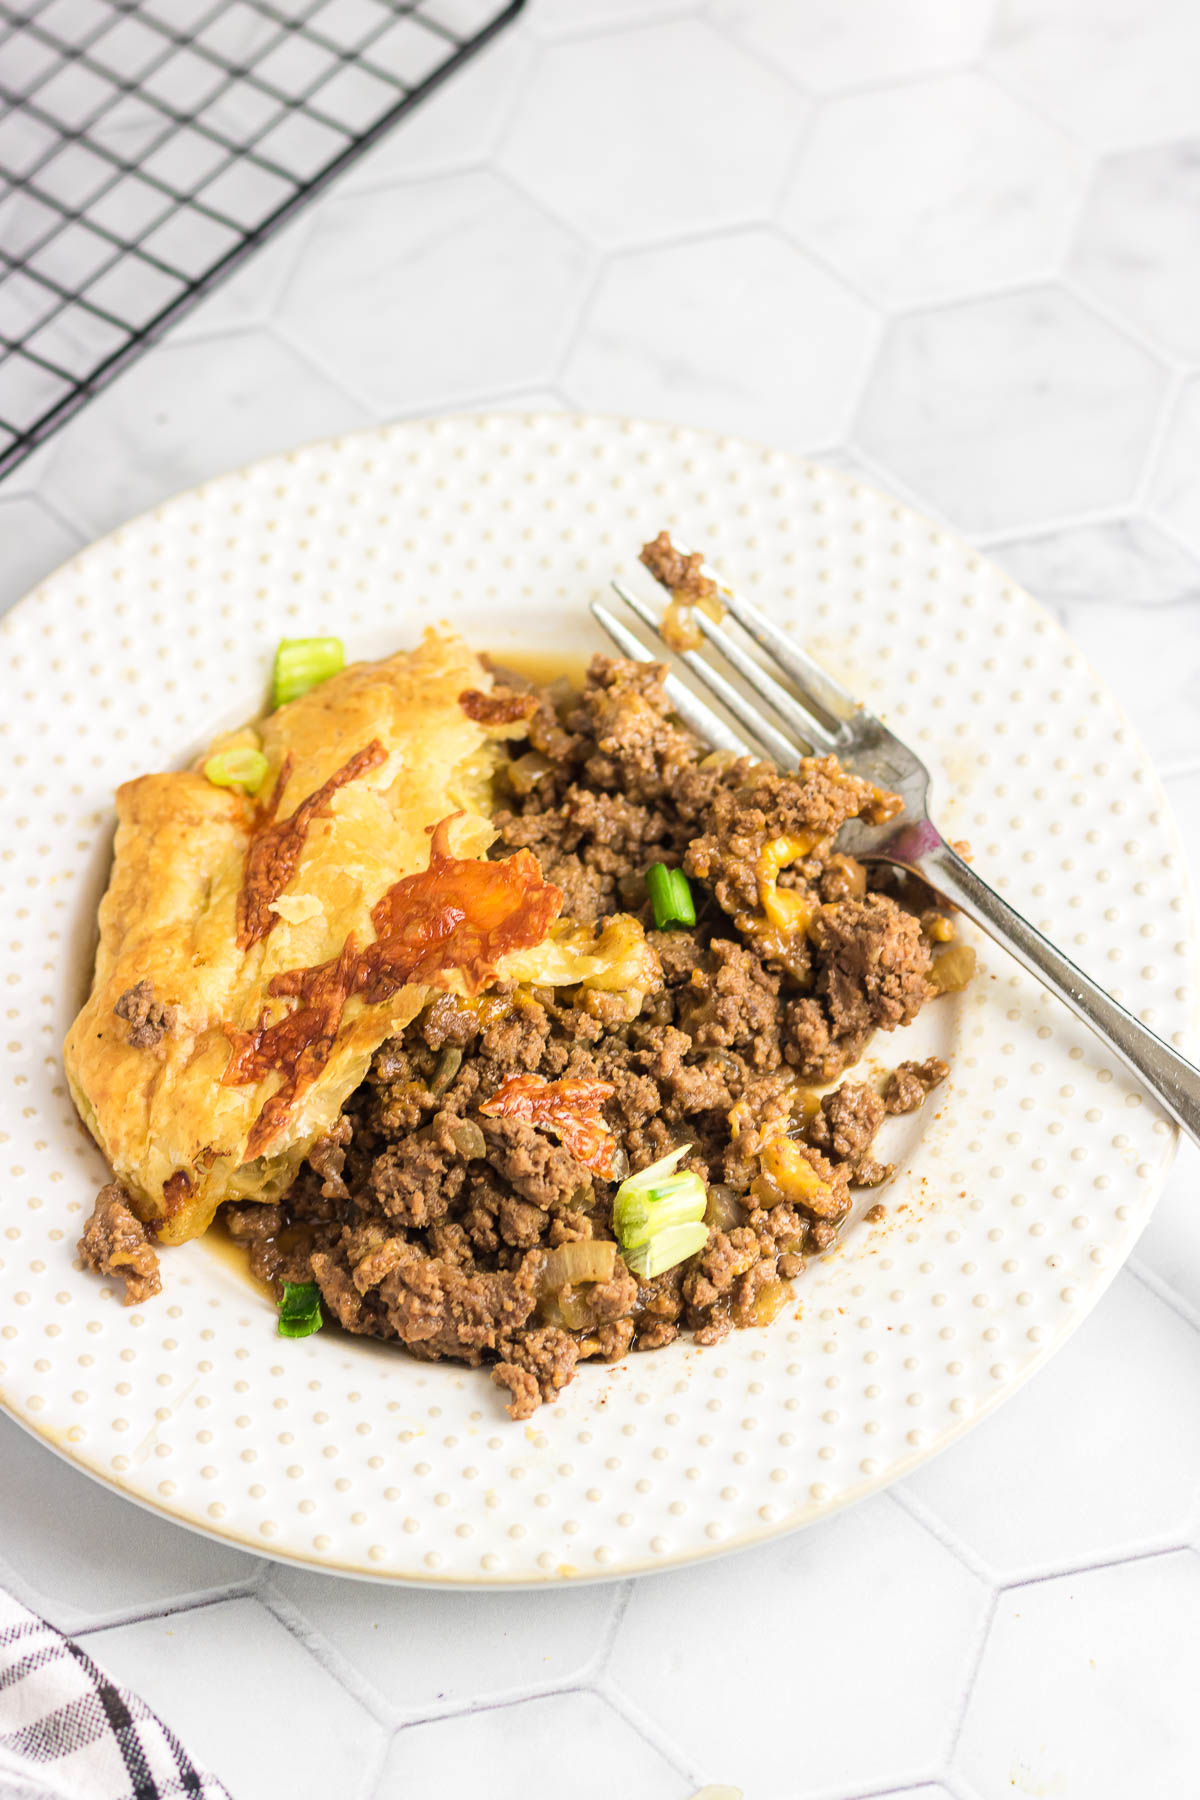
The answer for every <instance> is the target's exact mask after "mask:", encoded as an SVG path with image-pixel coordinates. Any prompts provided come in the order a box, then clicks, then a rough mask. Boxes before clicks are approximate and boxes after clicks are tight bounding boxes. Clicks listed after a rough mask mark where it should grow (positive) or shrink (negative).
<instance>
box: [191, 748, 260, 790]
mask: <svg viewBox="0 0 1200 1800" xmlns="http://www.w3.org/2000/svg"><path fill="white" fill-rule="evenodd" d="M204 777H205V780H206V781H211V782H212V784H213V786H214V787H240V788H245V790H246V792H247V793H248V794H257V792H258V790H259V788H260V787H261V786H262V784H263V782H264V781H265V780H266V779H267V759H266V757H265V756H264V755H263V753H262V751H261V750H251V749H250V748H249V747H248V746H244V747H243V748H242V749H240V750H218V751H217V754H216V755H215V756H210V757H209V759H208V761H207V762H206V763H205V765H204Z"/></svg>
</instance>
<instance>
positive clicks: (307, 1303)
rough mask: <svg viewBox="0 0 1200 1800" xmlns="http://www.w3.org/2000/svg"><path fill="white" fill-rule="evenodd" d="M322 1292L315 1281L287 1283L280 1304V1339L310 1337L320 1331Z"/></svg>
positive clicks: (284, 1285)
mask: <svg viewBox="0 0 1200 1800" xmlns="http://www.w3.org/2000/svg"><path fill="white" fill-rule="evenodd" d="M322 1323H323V1320H322V1318H321V1290H320V1288H319V1287H318V1286H317V1284H316V1282H315V1281H285V1282H284V1284H283V1299H282V1300H281V1301H280V1302H279V1326H278V1332H279V1336H280V1337H288V1338H301V1337H309V1336H310V1335H311V1334H312V1333H313V1332H314V1331H320V1329H321V1326H322Z"/></svg>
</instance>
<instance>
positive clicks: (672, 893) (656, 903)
mask: <svg viewBox="0 0 1200 1800" xmlns="http://www.w3.org/2000/svg"><path fill="white" fill-rule="evenodd" d="M646 892H647V893H648V894H649V896H650V904H651V906H652V907H653V908H654V923H655V925H656V926H657V927H658V929H659V930H660V931H665V930H666V929H667V926H668V925H694V924H695V923H696V906H695V902H694V901H693V899H692V890H691V888H690V887H689V886H688V879H687V876H686V875H685V874H684V872H683V870H682V869H668V867H667V865H666V863H651V865H650V867H649V868H648V869H647V870H646Z"/></svg>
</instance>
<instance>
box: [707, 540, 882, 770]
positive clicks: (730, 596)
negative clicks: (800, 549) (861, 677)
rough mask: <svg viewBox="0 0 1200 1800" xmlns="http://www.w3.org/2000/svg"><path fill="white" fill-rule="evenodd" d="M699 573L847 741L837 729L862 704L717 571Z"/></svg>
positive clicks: (853, 716)
mask: <svg viewBox="0 0 1200 1800" xmlns="http://www.w3.org/2000/svg"><path fill="white" fill-rule="evenodd" d="M675 547H676V549H677V550H679V551H680V552H681V553H682V554H683V555H687V549H686V546H685V545H683V544H678V543H677V544H676V546H675ZM700 573H701V574H702V575H707V576H708V578H709V580H710V581H715V582H716V584H717V587H718V588H719V589H720V594H721V601H722V603H723V605H724V607H725V610H726V611H727V612H729V613H731V614H732V615H733V617H734V618H735V619H736V620H737V622H738V624H739V625H740V626H741V627H742V630H743V631H745V632H747V633H748V634H749V636H750V637H752V638H753V639H754V641H755V643H756V644H757V645H758V646H759V648H760V649H761V650H765V651H766V652H767V654H768V656H773V657H774V658H775V660H776V662H777V663H778V664H779V666H780V668H781V669H783V670H784V671H785V673H786V674H788V675H790V676H791V678H792V680H793V681H794V682H795V683H796V686H797V687H798V688H799V689H800V690H801V692H802V694H803V695H804V698H805V700H806V701H807V702H808V703H809V704H810V705H811V704H812V703H813V702H815V703H816V705H817V706H819V707H820V708H821V710H822V711H823V712H825V713H826V714H827V715H828V716H829V719H830V720H831V721H832V723H833V726H834V729H835V734H836V736H837V739H838V741H839V742H843V743H844V742H845V741H846V736H847V734H846V733H845V732H841V731H838V730H837V727H839V726H844V725H849V724H851V723H852V722H853V721H854V720H855V719H856V718H859V717H861V715H862V711H863V708H862V703H861V702H860V701H859V700H858V699H856V697H855V696H854V695H853V694H852V693H851V692H850V690H849V688H845V687H843V686H842V684H841V682H840V681H836V680H835V679H834V677H833V676H832V675H830V674H829V673H828V671H827V670H825V669H823V668H822V667H821V665H820V663H817V662H814V661H813V659H812V657H811V656H809V654H808V652H807V651H805V650H802V649H801V648H800V646H799V644H797V643H796V641H795V640H794V639H793V638H790V637H788V636H787V634H786V633H785V632H783V631H781V630H780V629H779V626H778V625H775V624H773V623H772V621H771V620H770V619H768V618H767V616H766V614H765V613H763V612H760V610H759V608H758V607H757V606H755V604H754V602H753V601H752V600H747V599H746V597H745V595H744V594H739V593H738V591H737V589H736V588H734V587H730V585H729V583H728V582H727V581H724V580H723V579H722V577H721V576H720V575H719V574H718V572H717V570H716V569H714V568H712V567H711V566H710V565H709V564H708V563H707V562H704V563H702V564H701V565H700Z"/></svg>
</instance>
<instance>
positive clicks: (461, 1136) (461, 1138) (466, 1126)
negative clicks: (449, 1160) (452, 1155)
mask: <svg viewBox="0 0 1200 1800" xmlns="http://www.w3.org/2000/svg"><path fill="white" fill-rule="evenodd" d="M450 1141H451V1142H452V1143H453V1145H454V1148H455V1149H456V1150H457V1151H458V1154H459V1155H460V1156H465V1157H466V1159H467V1161H468V1162H471V1161H472V1160H473V1159H474V1158H476V1157H480V1156H484V1155H486V1154H487V1139H486V1138H485V1137H484V1135H483V1132H482V1131H481V1130H480V1129H479V1126H478V1125H477V1124H476V1123H475V1121H474V1119H460V1120H459V1121H458V1123H457V1125H452V1126H451V1127H450Z"/></svg>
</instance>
